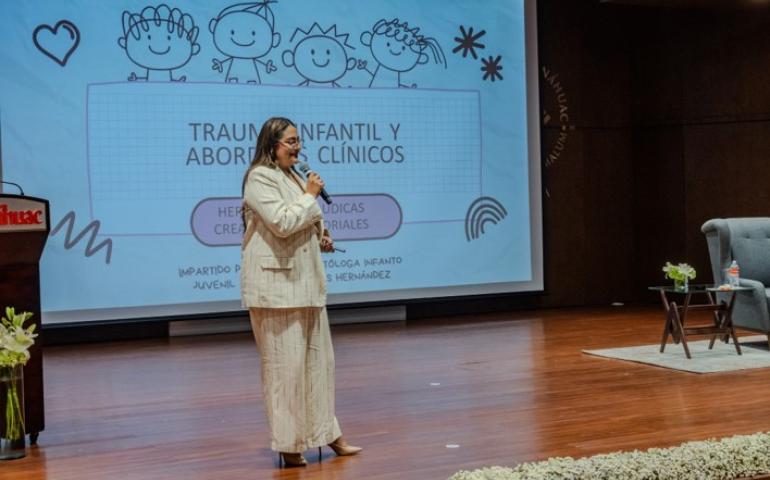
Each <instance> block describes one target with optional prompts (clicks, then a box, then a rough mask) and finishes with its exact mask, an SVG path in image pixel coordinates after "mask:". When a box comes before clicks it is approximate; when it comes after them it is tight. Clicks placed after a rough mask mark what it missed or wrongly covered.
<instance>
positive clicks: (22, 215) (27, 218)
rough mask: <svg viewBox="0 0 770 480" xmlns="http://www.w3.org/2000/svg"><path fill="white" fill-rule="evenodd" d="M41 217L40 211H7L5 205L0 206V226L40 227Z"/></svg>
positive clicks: (41, 212)
mask: <svg viewBox="0 0 770 480" xmlns="http://www.w3.org/2000/svg"><path fill="white" fill-rule="evenodd" d="M42 217H43V211H42V210H9V209H8V205H7V204H0V226H2V225H41V224H42V223H43V218H42Z"/></svg>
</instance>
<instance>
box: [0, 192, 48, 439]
mask: <svg viewBox="0 0 770 480" xmlns="http://www.w3.org/2000/svg"><path fill="white" fill-rule="evenodd" d="M50 230H51V222H50V217H49V213H48V200H44V199H42V198H35V197H27V196H24V195H10V194H5V193H0V311H2V314H3V315H5V307H6V306H8V307H14V308H15V309H16V311H17V312H32V313H33V314H34V315H33V317H32V318H31V319H30V320H28V321H27V322H28V323H27V324H26V325H29V322H33V323H35V325H37V327H36V330H35V331H36V333H38V334H39V333H40V320H41V318H40V317H41V312H40V270H39V263H40V256H41V255H42V253H43V247H44V246H45V242H46V240H47V239H48V232H49V231H50ZM35 340H36V342H35V344H34V345H33V346H32V348H31V349H30V354H31V357H30V359H29V362H27V365H26V366H25V367H24V412H25V427H26V432H27V433H28V434H29V436H30V442H31V443H33V444H34V443H35V442H36V441H37V437H38V435H39V434H40V432H41V431H42V430H43V428H44V427H45V416H44V411H43V350H42V346H41V341H42V338H41V337H40V336H38V337H37V338H36V339H35Z"/></svg>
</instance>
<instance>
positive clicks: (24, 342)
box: [0, 307, 37, 460]
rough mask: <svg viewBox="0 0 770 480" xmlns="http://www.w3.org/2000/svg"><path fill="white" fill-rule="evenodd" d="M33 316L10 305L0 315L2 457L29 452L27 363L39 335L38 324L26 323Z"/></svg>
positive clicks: (0, 442) (0, 452) (11, 457)
mask: <svg viewBox="0 0 770 480" xmlns="http://www.w3.org/2000/svg"><path fill="white" fill-rule="evenodd" d="M31 316H32V313H30V312H22V313H16V311H15V310H14V309H13V308H12V307H7V308H6V309H5V316H4V317H2V318H0V460H10V459H14V458H22V457H24V456H25V455H26V441H25V437H24V434H25V432H24V365H26V363H27V361H28V360H29V347H31V346H32V345H33V344H34V343H35V337H37V334H36V333H35V325H30V326H29V327H26V328H25V327H24V323H25V322H26V321H27V320H29V318H30V317H31Z"/></svg>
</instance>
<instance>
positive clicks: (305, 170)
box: [297, 161, 332, 203]
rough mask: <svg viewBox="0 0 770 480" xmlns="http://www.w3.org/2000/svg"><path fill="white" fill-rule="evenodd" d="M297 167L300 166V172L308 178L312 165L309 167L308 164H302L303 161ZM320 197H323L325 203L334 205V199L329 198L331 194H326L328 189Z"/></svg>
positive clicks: (322, 191) (323, 189)
mask: <svg viewBox="0 0 770 480" xmlns="http://www.w3.org/2000/svg"><path fill="white" fill-rule="evenodd" d="M297 165H299V171H300V172H302V173H303V174H304V175H305V178H307V176H308V175H309V174H310V172H311V170H310V165H308V164H307V162H302V161H297ZM320 195H321V198H323V199H324V202H326V203H332V199H331V197H330V196H329V194H328V193H326V189H325V188H322V189H321V193H320Z"/></svg>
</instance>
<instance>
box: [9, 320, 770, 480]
mask: <svg viewBox="0 0 770 480" xmlns="http://www.w3.org/2000/svg"><path fill="white" fill-rule="evenodd" d="M662 326H663V314H662V312H661V310H660V309H659V308H654V307H639V308H615V309H610V308H607V309H569V310H567V309H565V310H549V311H534V312H514V313H496V314H488V315H476V316H473V317H458V318H451V319H436V320H431V321H419V322H410V323H409V324H404V323H392V324H369V325H346V326H335V327H333V329H332V334H333V338H334V342H335V350H336V357H337V416H338V418H339V420H340V423H341V425H342V429H343V431H344V432H345V434H346V436H347V437H348V438H349V440H350V441H351V443H353V444H355V445H361V446H362V447H364V448H365V450H364V452H363V453H362V454H361V455H359V456H356V457H347V458H342V457H335V456H334V454H333V453H332V452H331V450H329V449H328V448H325V449H324V451H323V459H322V461H320V462H319V458H318V453H317V450H316V451H315V452H308V454H307V458H308V460H309V461H310V465H309V466H308V467H307V468H293V469H284V470H281V469H278V468H277V456H276V454H274V453H272V452H271V451H270V450H269V449H268V446H267V438H268V436H267V426H266V420H265V416H264V412H263V408H262V400H261V394H260V390H259V364H258V356H257V352H256V348H255V346H254V342H253V339H252V338H251V337H250V335H249V334H245V333H244V334H228V335H214V336H207V337H185V338H173V339H163V340H151V341H133V342H120V343H105V344H95V345H72V346H60V347H52V348H48V349H47V350H46V352H45V374H46V378H45V388H46V400H47V403H46V412H47V419H46V430H45V431H43V432H42V433H41V435H40V440H39V445H38V446H37V447H33V448H31V449H30V452H29V455H28V457H27V458H25V459H22V460H15V461H10V462H2V463H1V464H0V478H1V479H3V480H10V479H13V480H26V479H52V480H70V479H72V480H75V479H77V480H84V479H100V480H101V479H119V480H134V479H137V480H138V479H142V480H144V479H185V480H194V479H216V480H244V479H311V478H312V479H316V478H317V479H335V480H336V479H339V480H343V479H351V480H353V479H355V480H361V479H374V480H403V479H446V478H447V477H449V476H450V475H451V474H453V473H454V472H456V471H458V470H460V469H473V468H477V467H482V466H489V465H509V466H512V465H515V464H516V463H519V462H523V461H534V460H541V459H545V458H548V457H551V456H556V455H559V456H563V455H571V456H585V455H592V454H595V453H602V452H611V451H617V450H628V449H644V448H648V447H653V446H656V447H665V446H672V445H676V444H679V443H681V442H684V441H688V440H700V439H707V438H720V437H724V436H729V435H734V434H748V433H754V432H758V431H767V430H770V370H769V369H759V370H750V371H744V372H738V373H718V374H708V375H698V374H692V373H684V372H678V371H673V370H665V369H662V368H657V367H651V366H644V365H639V364H634V363H627V362H622V361H617V360H608V359H602V358H598V357H592V356H588V355H584V354H583V353H581V350H582V349H584V348H605V347H618V346H630V345H640V344H649V343H656V342H659V341H660V335H661V332H662ZM669 348H673V349H679V350H681V346H678V345H672V346H670V347H669ZM682 354H683V355H684V353H682ZM765 392H767V395H765ZM452 444H454V445H458V447H457V448H447V445H452Z"/></svg>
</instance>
